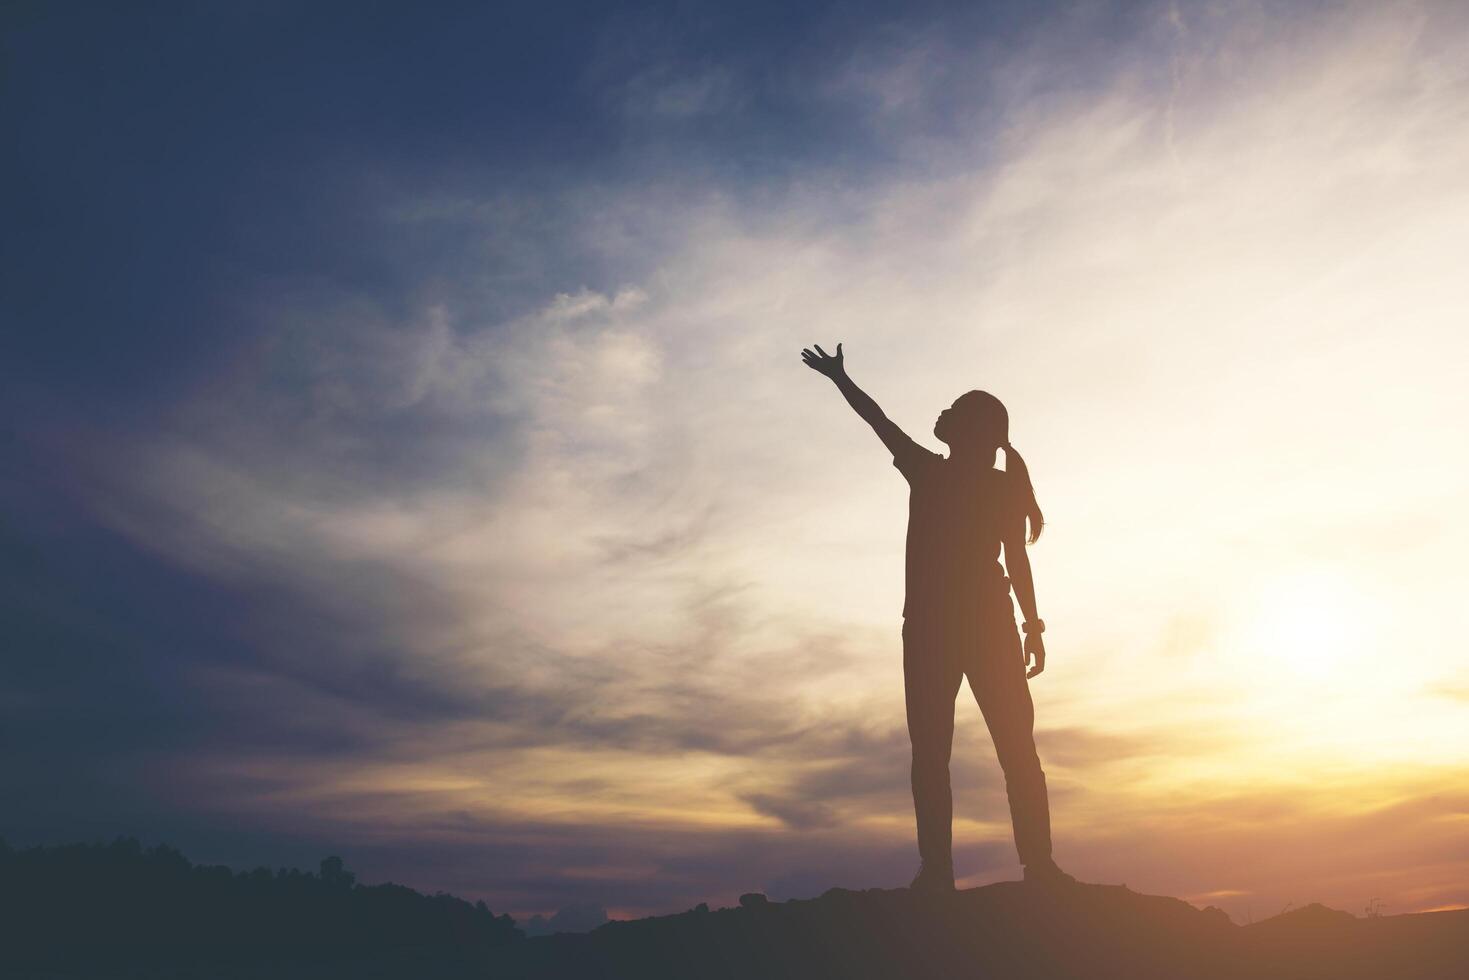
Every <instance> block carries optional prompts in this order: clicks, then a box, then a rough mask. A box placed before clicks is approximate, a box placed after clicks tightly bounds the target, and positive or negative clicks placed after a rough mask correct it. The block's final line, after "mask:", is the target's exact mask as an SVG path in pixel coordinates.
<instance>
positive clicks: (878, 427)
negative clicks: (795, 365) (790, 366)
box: [801, 344, 912, 456]
mask: <svg viewBox="0 0 1469 980" xmlns="http://www.w3.org/2000/svg"><path fill="white" fill-rule="evenodd" d="M812 346H813V347H815V348H816V350H815V351H814V352H813V351H812V350H810V348H805V349H803V350H802V351H801V359H802V360H804V361H805V362H806V366H807V367H809V368H811V369H812V370H813V371H816V372H818V373H820V374H824V375H826V376H827V377H828V378H830V379H831V380H832V382H833V383H834V384H835V385H836V386H837V390H838V391H840V392H841V393H842V395H843V396H844V397H845V398H846V399H847V404H848V405H851V406H852V410H853V411H855V412H856V413H857V414H858V415H859V416H860V417H861V418H862V420H863V421H864V422H866V423H867V424H868V425H870V426H872V430H873V431H874V432H876V433H877V437H878V438H879V439H881V440H882V442H883V445H885V446H887V447H888V451H889V452H891V453H892V454H893V455H894V456H896V455H898V453H899V451H900V450H901V449H903V448H904V446H905V445H906V444H907V443H909V442H911V441H912V440H910V439H909V438H908V436H907V434H906V433H904V432H903V430H902V429H900V428H898V426H897V424H896V423H894V422H893V421H892V420H891V419H889V418H888V417H887V416H886V415H884V414H883V411H882V409H881V408H880V407H878V404H877V402H875V401H873V400H872V398H871V396H869V395H868V394H867V392H865V391H863V390H862V389H861V388H858V387H857V385H856V383H855V382H853V381H852V379H851V378H849V377H847V368H846V364H845V363H844V362H843V360H842V345H841V344H837V352H836V353H835V354H828V353H827V352H826V351H824V350H822V349H821V345H820V344H813V345H812Z"/></svg>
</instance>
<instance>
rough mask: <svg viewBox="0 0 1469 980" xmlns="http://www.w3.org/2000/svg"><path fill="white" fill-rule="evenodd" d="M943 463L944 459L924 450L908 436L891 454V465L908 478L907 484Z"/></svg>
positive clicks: (931, 451) (929, 450)
mask: <svg viewBox="0 0 1469 980" xmlns="http://www.w3.org/2000/svg"><path fill="white" fill-rule="evenodd" d="M943 461H944V457H942V456H940V455H939V454H938V453H936V452H934V451H933V450H931V449H925V448H924V447H922V446H920V445H919V444H918V443H916V442H914V441H913V440H912V439H911V438H909V437H908V436H904V437H903V439H902V440H901V441H900V442H899V444H898V447H897V449H896V450H894V452H893V465H894V466H896V467H897V468H898V472H899V473H902V474H903V476H905V477H907V478H908V480H909V482H912V481H913V480H914V479H916V478H918V477H920V476H922V475H923V474H925V473H928V472H932V470H933V468H934V466H935V465H937V464H939V463H942V462H943Z"/></svg>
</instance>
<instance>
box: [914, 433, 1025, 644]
mask: <svg viewBox="0 0 1469 980" xmlns="http://www.w3.org/2000/svg"><path fill="white" fill-rule="evenodd" d="M893 465H894V466H896V467H897V468H898V471H899V472H900V473H902V474H903V476H904V477H905V478H906V479H907V480H908V486H909V493H908V540H907V548H906V555H905V558H904V591H905V597H904V602H903V616H904V617H905V618H913V617H916V616H925V617H927V616H930V615H932V616H938V617H944V618H952V617H953V616H961V617H962V616H966V615H969V614H973V613H977V612H981V611H983V610H986V609H989V608H991V604H993V603H997V602H999V601H1000V600H1001V599H1004V600H1005V605H1006V607H1008V606H1009V601H1008V597H1009V591H1010V583H1009V580H1008V579H1006V578H1005V570H1004V568H1003V567H1002V566H1001V565H1000V541H1001V537H1002V534H1003V530H1004V525H1005V519H1006V515H1007V513H1008V512H1009V511H1010V510H1012V509H1013V508H1014V507H1015V506H1016V504H1015V500H1016V498H1015V495H1014V494H1013V493H1012V492H1011V490H1010V484H1009V477H1008V476H1007V474H1006V473H1005V472H1004V471H1003V470H997V469H993V468H989V469H983V470H970V471H968V472H966V471H964V470H963V469H961V468H960V467H959V466H957V465H956V464H955V463H954V462H953V461H952V460H949V459H946V458H944V457H943V456H940V455H939V454H938V453H935V452H933V451H931V450H928V449H924V448H923V447H922V446H920V445H918V444H917V443H916V442H914V441H913V440H912V439H908V438H906V437H905V442H904V444H903V445H902V446H901V447H900V448H899V451H898V452H897V453H895V454H894V455H893Z"/></svg>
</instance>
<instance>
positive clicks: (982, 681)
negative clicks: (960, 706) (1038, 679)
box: [969, 623, 1051, 864]
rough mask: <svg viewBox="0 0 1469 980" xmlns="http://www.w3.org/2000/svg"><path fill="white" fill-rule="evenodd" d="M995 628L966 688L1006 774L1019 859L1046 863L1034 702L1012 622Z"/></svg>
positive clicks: (1047, 827) (1045, 804) (1047, 818)
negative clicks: (974, 702) (971, 695)
mask: <svg viewBox="0 0 1469 980" xmlns="http://www.w3.org/2000/svg"><path fill="white" fill-rule="evenodd" d="M997 632H998V634H999V635H998V636H997V638H996V642H995V643H993V644H987V645H986V646H987V649H983V650H981V651H980V652H979V656H978V658H977V660H978V663H977V665H976V666H977V669H976V670H974V671H971V673H970V678H969V687H970V689H971V690H972V691H973V692H974V697H975V700H977V701H978V702H979V710H980V711H981V712H982V713H983V714H984V720H985V724H986V725H987V726H988V727H989V730H990V738H991V739H993V741H994V743H995V754H996V755H997V756H999V760H1000V769H1001V770H1002V771H1003V772H1004V774H1005V793H1006V795H1007V796H1008V797H1009V799H1010V821H1011V823H1012V825H1013V826H1014V829H1015V849H1016V851H1017V852H1018V853H1019V855H1020V863H1021V864H1032V863H1035V862H1044V861H1046V860H1049V859H1050V856H1051V808H1050V800H1049V798H1048V796H1047V793H1046V774H1045V772H1044V771H1043V770H1042V769H1041V760H1040V756H1039V755H1038V754H1037V753H1036V750H1035V703H1034V702H1033V701H1031V698H1030V684H1029V682H1028V681H1027V680H1026V677H1025V661H1024V660H1023V659H1022V654H1021V646H1020V637H1019V634H1018V633H1016V632H1015V627H1014V624H1013V623H1009V624H1005V628H1003V629H1001V630H999V631H997Z"/></svg>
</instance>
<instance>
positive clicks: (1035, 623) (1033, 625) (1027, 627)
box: [1020, 619, 1046, 634]
mask: <svg viewBox="0 0 1469 980" xmlns="http://www.w3.org/2000/svg"><path fill="white" fill-rule="evenodd" d="M1020 631H1021V632H1022V633H1026V634H1029V633H1044V632H1045V631H1046V621H1045V620H1044V619H1036V620H1032V621H1031V622H1028V623H1021V624H1020Z"/></svg>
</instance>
